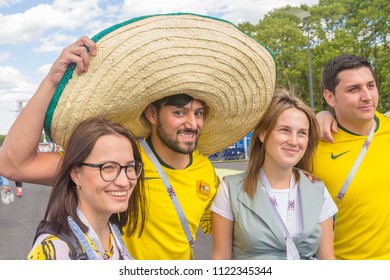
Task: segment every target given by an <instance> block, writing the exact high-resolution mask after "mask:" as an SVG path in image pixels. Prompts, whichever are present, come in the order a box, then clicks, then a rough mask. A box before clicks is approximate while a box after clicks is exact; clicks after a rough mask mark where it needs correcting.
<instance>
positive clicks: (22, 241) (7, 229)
mask: <svg viewBox="0 0 390 280" xmlns="http://www.w3.org/2000/svg"><path fill="white" fill-rule="evenodd" d="M246 163H247V162H246V161H225V162H222V161H220V162H213V165H214V167H215V168H216V170H217V174H218V175H219V176H223V175H225V174H231V173H237V172H240V171H242V170H244V169H245V167H246ZM11 189H12V190H13V191H14V192H15V184H14V182H11ZM50 192H51V187H48V186H42V185H34V184H28V183H23V197H21V198H18V197H15V202H14V203H11V204H9V205H4V204H3V203H2V202H1V201H0V260H23V259H26V257H27V254H28V252H29V251H30V249H31V246H32V241H33V238H34V235H35V230H36V227H37V225H38V223H39V221H40V220H42V218H43V216H44V213H45V210H46V205H47V201H48V199H49V195H50ZM211 250H212V240H211V236H210V235H207V234H204V233H203V232H202V231H201V230H199V231H198V233H197V240H196V243H195V247H194V251H195V257H196V259H199V260H208V259H210V257H211Z"/></svg>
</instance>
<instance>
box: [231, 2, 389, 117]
mask: <svg viewBox="0 0 390 280" xmlns="http://www.w3.org/2000/svg"><path fill="white" fill-rule="evenodd" d="M297 10H300V11H305V12H306V14H309V16H307V17H305V18H302V17H299V15H298V16H297V15H296V11H297ZM238 27H239V28H240V29H241V30H243V31H244V32H246V33H248V34H250V35H251V36H252V37H254V38H255V39H256V40H258V41H259V42H261V43H262V44H264V45H265V46H267V47H268V48H269V49H270V50H271V51H272V52H273V54H274V56H275V59H276V62H277V67H278V78H277V86H282V87H286V88H289V89H292V90H294V91H295V92H296V93H297V94H299V96H300V97H301V98H302V99H303V100H304V101H305V102H306V104H310V83H309V65H308V38H310V54H311V67H312V81H313V82H312V85H313V97H314V98H313V100H314V108H315V111H316V112H318V111H320V110H324V109H328V107H327V105H326V102H325V100H324V99H323V97H322V92H323V89H322V83H321V80H322V77H321V76H322V70H323V67H324V65H325V63H326V62H327V61H329V60H330V59H331V58H333V57H334V56H337V55H339V54H355V55H359V56H362V57H364V58H366V59H368V60H369V61H370V62H371V63H372V65H373V69H374V72H375V78H376V82H377V87H378V90H379V104H378V109H377V110H378V111H380V112H382V113H384V112H387V111H390V71H389V69H390V53H389V39H390V1H388V0H359V1H356V0H320V1H319V3H318V4H317V5H314V6H311V7H308V6H307V5H301V6H300V7H298V8H293V7H291V6H290V5H287V6H285V7H282V8H278V9H274V10H272V11H270V12H269V13H267V14H266V15H265V16H264V18H263V19H261V20H259V22H258V23H257V24H256V25H253V24H251V23H248V22H244V23H242V24H239V25H238Z"/></svg>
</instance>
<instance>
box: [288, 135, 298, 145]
mask: <svg viewBox="0 0 390 280" xmlns="http://www.w3.org/2000/svg"><path fill="white" fill-rule="evenodd" d="M288 144H290V145H291V146H296V145H297V134H296V133H291V134H290V137H289V138H288Z"/></svg>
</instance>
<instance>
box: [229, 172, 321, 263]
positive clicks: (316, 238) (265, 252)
mask: <svg viewBox="0 0 390 280" xmlns="http://www.w3.org/2000/svg"><path fill="white" fill-rule="evenodd" d="M299 174H300V181H299V186H298V190H299V191H298V194H299V196H298V199H300V207H301V212H302V216H303V217H302V221H303V234H302V235H301V236H299V237H297V238H294V242H295V244H296V246H297V249H298V251H299V253H300V255H301V256H303V257H306V258H308V259H310V258H312V257H313V256H314V254H315V253H316V251H317V250H318V247H319V244H320V239H321V236H322V229H321V226H320V224H319V223H318V219H319V216H320V214H321V210H322V206H323V204H324V201H325V198H324V188H325V186H324V184H323V182H312V181H310V180H309V179H308V178H307V177H306V175H305V174H304V173H303V172H302V171H299ZM246 175H247V174H246V173H242V174H237V175H230V176H226V177H225V178H224V181H225V183H226V185H227V188H228V191H229V194H230V203H231V207H232V212H233V215H234V219H235V221H234V229H233V230H234V232H233V256H232V257H233V259H241V260H243V259H248V260H250V259H264V260H266V259H268V260H283V259H286V258H287V255H286V243H285V241H284V235H283V231H282V230H281V228H280V226H279V224H278V222H277V220H276V218H275V217H274V213H273V212H272V211H273V210H272V209H271V206H270V204H269V203H268V202H267V201H266V199H268V198H267V197H266V195H265V193H264V191H263V190H262V185H261V183H260V182H258V184H257V191H256V193H255V195H254V197H253V199H251V198H250V197H249V196H248V194H247V193H245V192H244V189H243V187H244V179H245V177H246ZM298 213H299V212H298Z"/></svg>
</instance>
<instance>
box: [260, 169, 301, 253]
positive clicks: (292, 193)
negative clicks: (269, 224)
mask: <svg viewBox="0 0 390 280" xmlns="http://www.w3.org/2000/svg"><path fill="white" fill-rule="evenodd" d="M260 179H261V181H262V183H263V186H264V188H263V190H264V192H265V194H266V195H267V197H268V199H267V201H268V202H269V203H270V206H271V209H273V212H274V214H275V217H276V220H277V222H278V224H279V226H280V228H281V229H282V231H283V233H284V238H285V242H286V251H287V259H288V260H299V259H300V258H301V257H300V254H299V252H298V249H297V247H296V245H295V243H294V240H293V239H292V237H291V234H290V232H294V231H295V214H296V198H297V191H298V185H297V184H296V183H295V180H294V175H293V174H291V179H290V189H289V192H288V206H287V221H286V222H287V225H286V224H285V223H284V222H283V219H282V217H281V216H280V213H279V211H278V202H277V201H276V198H275V195H274V194H273V193H272V189H271V185H270V183H269V181H268V179H267V177H266V176H265V173H264V170H263V168H262V169H261V170H260Z"/></svg>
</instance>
